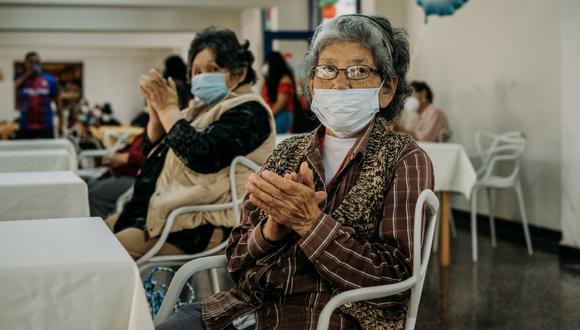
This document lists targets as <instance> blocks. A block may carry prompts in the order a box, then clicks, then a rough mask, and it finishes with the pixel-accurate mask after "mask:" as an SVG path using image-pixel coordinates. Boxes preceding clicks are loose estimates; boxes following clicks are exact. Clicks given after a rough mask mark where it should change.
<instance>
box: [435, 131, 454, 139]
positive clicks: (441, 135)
mask: <svg viewBox="0 0 580 330" xmlns="http://www.w3.org/2000/svg"><path fill="white" fill-rule="evenodd" d="M452 136H453V131H452V130H450V129H448V128H444V129H442V130H440V131H439V134H437V142H447V141H449V140H450V139H451V137H452Z"/></svg>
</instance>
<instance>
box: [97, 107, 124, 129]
mask: <svg viewBox="0 0 580 330" xmlns="http://www.w3.org/2000/svg"><path fill="white" fill-rule="evenodd" d="M99 123H100V125H102V126H121V122H120V121H119V120H117V119H116V118H115V117H113V108H112V107H111V104H110V103H105V104H103V106H102V107H101V117H100V118H99Z"/></svg>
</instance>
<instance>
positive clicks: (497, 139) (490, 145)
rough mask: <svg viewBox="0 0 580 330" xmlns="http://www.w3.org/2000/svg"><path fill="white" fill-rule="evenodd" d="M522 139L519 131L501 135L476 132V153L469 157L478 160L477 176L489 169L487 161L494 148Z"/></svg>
mask: <svg viewBox="0 0 580 330" xmlns="http://www.w3.org/2000/svg"><path fill="white" fill-rule="evenodd" d="M522 137H524V135H523V133H522V132H520V131H511V132H506V133H503V134H496V133H492V132H488V131H477V132H476V133H475V148H476V149H477V153H476V154H475V155H470V156H472V157H475V158H478V160H479V167H478V168H477V176H478V177H481V176H482V175H483V173H484V172H485V171H486V169H487V168H488V167H489V161H490V159H491V156H492V154H493V152H494V150H495V148H496V147H497V146H498V145H499V144H502V143H506V142H507V143H509V142H516V143H517V142H518V141H519V139H520V138H522Z"/></svg>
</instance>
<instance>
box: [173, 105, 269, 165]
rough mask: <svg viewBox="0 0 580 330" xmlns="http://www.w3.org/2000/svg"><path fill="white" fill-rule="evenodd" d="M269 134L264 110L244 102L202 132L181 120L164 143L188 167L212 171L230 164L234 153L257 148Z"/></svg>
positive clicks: (259, 106)
mask: <svg viewBox="0 0 580 330" xmlns="http://www.w3.org/2000/svg"><path fill="white" fill-rule="evenodd" d="M269 135H270V123H269V119H268V113H267V110H266V109H264V108H263V107H262V106H261V105H260V104H259V103H258V102H247V103H243V104H241V105H239V106H237V107H235V108H233V109H231V110H228V111H226V112H225V113H224V114H222V115H221V117H220V118H219V119H218V120H217V121H215V122H214V123H213V124H211V125H209V127H208V128H207V129H206V130H205V131H203V132H201V131H197V130H196V129H195V128H194V127H192V126H191V125H190V124H189V123H188V122H187V121H186V120H185V119H180V120H178V121H177V122H176V123H175V124H174V125H173V127H172V128H171V130H170V131H169V133H168V134H167V136H166V137H165V143H167V145H169V147H170V148H171V149H172V150H173V152H174V153H175V154H176V155H177V157H179V159H181V161H183V163H184V164H185V165H186V166H187V167H189V168H190V169H192V170H194V171H196V172H199V173H215V172H217V171H219V170H221V169H223V168H225V167H227V166H229V165H230V163H231V161H232V160H233V159H234V158H235V157H236V156H240V155H246V154H248V153H250V152H251V151H253V150H254V149H256V148H257V147H259V146H260V145H261V144H262V143H263V142H264V141H265V140H266V138H268V136H269Z"/></svg>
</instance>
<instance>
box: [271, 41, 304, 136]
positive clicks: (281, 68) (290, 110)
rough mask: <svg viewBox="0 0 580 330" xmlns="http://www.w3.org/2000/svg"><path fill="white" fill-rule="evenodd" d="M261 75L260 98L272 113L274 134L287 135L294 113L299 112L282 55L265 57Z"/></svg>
mask: <svg viewBox="0 0 580 330" xmlns="http://www.w3.org/2000/svg"><path fill="white" fill-rule="evenodd" d="M262 74H263V75H264V84H263V85H262V97H263V98H264V100H266V102H267V103H268V105H269V106H270V108H271V109H272V112H273V113H274V118H275V119H276V132H277V133H278V134H285V133H289V132H290V131H291V128H292V125H293V116H294V112H295V111H297V110H300V103H299V102H298V98H297V95H296V83H295V82H294V74H293V73H292V69H290V66H289V65H288V63H287V62H286V60H285V59H284V57H283V56H282V54H280V53H279V52H271V53H270V54H268V56H266V59H265V61H264V65H263V67H262Z"/></svg>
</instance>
